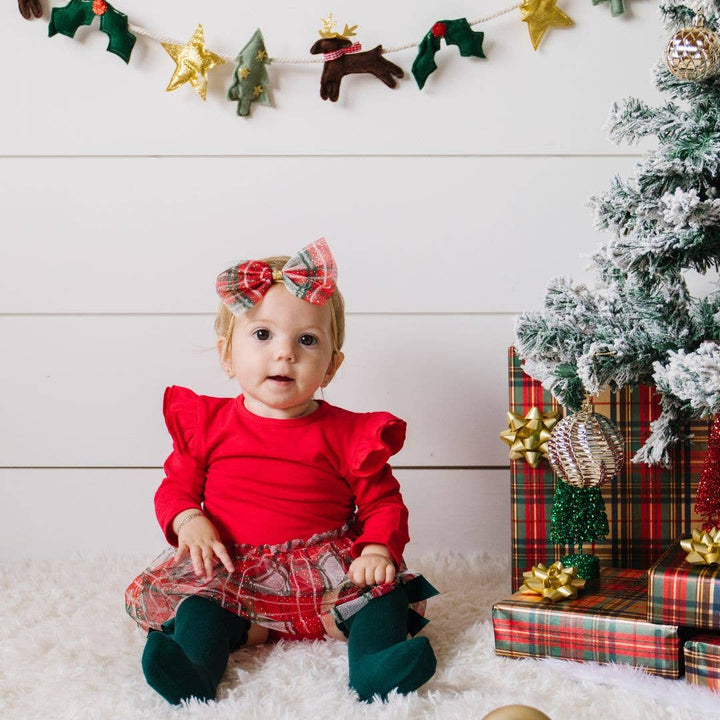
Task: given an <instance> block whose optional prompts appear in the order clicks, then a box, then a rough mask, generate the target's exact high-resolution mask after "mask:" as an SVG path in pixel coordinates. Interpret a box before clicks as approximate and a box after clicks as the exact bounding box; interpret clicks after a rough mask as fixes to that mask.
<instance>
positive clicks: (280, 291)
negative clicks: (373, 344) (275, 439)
mask: <svg viewBox="0 0 720 720" xmlns="http://www.w3.org/2000/svg"><path fill="white" fill-rule="evenodd" d="M330 332H331V331H330V308H329V306H328V305H327V303H326V304H325V305H313V304H312V303H309V302H307V301H305V300H300V299H299V298H297V297H295V296H294V295H292V294H291V293H289V292H288V291H287V290H286V289H285V287H284V286H283V285H280V284H277V285H273V286H272V287H271V288H270V290H269V291H268V293H267V295H265V297H264V298H263V299H262V301H261V302H259V303H258V304H257V305H255V306H253V307H252V308H250V309H249V310H247V311H246V312H244V313H243V314H242V315H240V316H239V317H237V318H236V321H235V328H234V330H233V335H232V348H231V353H230V357H228V358H225V359H224V360H223V367H224V368H225V370H226V371H227V372H229V373H230V374H231V375H233V376H235V377H236V378H237V380H238V382H239V383H240V387H241V388H242V390H243V394H244V395H245V406H246V407H247V409H248V410H250V412H252V413H255V414H256V415H260V416H261V417H275V418H292V417H300V416H302V415H305V414H307V413H308V412H310V411H311V410H312V408H314V402H313V395H314V393H315V391H316V390H317V389H318V388H319V387H325V385H327V384H328V383H329V382H330V380H332V377H333V375H334V374H335V370H337V366H338V365H339V362H337V361H336V358H335V357H334V356H333V349H332V340H331V334H330Z"/></svg>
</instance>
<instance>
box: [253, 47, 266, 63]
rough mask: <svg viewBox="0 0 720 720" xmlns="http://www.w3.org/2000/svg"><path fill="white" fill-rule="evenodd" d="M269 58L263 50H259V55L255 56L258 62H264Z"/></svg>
mask: <svg viewBox="0 0 720 720" xmlns="http://www.w3.org/2000/svg"><path fill="white" fill-rule="evenodd" d="M266 57H267V53H266V52H265V51H264V50H263V49H262V48H261V49H260V50H258V54H257V55H256V56H255V59H256V60H260V61H263V60H265V58H266Z"/></svg>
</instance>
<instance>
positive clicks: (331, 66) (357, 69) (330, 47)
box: [310, 14, 403, 102]
mask: <svg viewBox="0 0 720 720" xmlns="http://www.w3.org/2000/svg"><path fill="white" fill-rule="evenodd" d="M322 23H323V29H322V30H320V31H319V33H320V38H321V39H320V40H318V41H317V42H316V43H315V44H314V45H313V46H312V47H311V48H310V53H311V54H312V55H319V54H320V53H322V54H323V55H324V56H325V65H324V66H323V73H322V77H321V78H320V97H321V98H322V99H323V100H332V102H335V101H336V100H337V99H338V97H339V96H340V81H341V80H342V79H343V77H345V75H350V74H352V73H372V74H373V75H374V76H375V77H376V78H378V79H380V80H382V81H383V82H384V83H385V84H386V85H387V86H388V87H391V88H393V87H395V85H396V84H397V83H396V80H395V78H396V77H399V78H400V77H402V76H403V71H402V69H401V68H399V67H398V66H397V65H395V64H394V63H391V62H390V61H389V60H386V59H385V58H384V57H383V56H382V51H383V49H382V45H378V46H377V47H375V48H373V49H372V50H367V51H365V52H360V50H361V49H362V46H361V45H360V43H358V42H356V43H353V42H352V41H351V40H350V38H351V37H352V36H353V35H355V28H356V27H357V25H353V26H352V27H348V26H347V25H345V29H344V30H343V32H342V33H336V32H333V27H334V26H335V22H333V20H332V14H330V16H329V17H328V18H323V20H322Z"/></svg>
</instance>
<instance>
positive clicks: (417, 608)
mask: <svg viewBox="0 0 720 720" xmlns="http://www.w3.org/2000/svg"><path fill="white" fill-rule="evenodd" d="M357 537H358V533H357V531H356V530H355V528H354V527H352V526H346V527H344V528H342V529H341V530H336V531H331V532H328V533H323V534H321V535H315V536H313V537H312V538H310V539H309V540H293V541H290V542H287V543H284V544H282V545H275V546H267V545H263V546H260V547H255V546H249V545H236V546H231V547H229V548H228V551H229V552H230V555H231V557H232V559H233V563H234V565H235V571H234V572H232V573H228V571H227V570H226V569H225V567H224V566H223V564H222V563H221V562H220V561H216V565H215V568H214V570H215V574H214V576H213V578H212V579H211V580H207V579H206V578H205V577H198V576H196V575H195V571H194V569H193V566H192V562H191V560H190V558H189V557H188V556H185V557H184V558H183V559H182V560H181V561H180V562H179V563H175V562H174V556H175V552H176V551H175V548H168V549H167V550H166V551H165V552H164V553H162V554H161V555H160V556H159V557H158V558H156V559H155V561H153V563H152V564H151V565H150V566H149V567H148V568H147V569H146V570H145V571H144V572H142V573H141V574H140V575H139V576H138V577H137V578H135V580H133V581H132V583H131V584H130V586H129V587H128V588H127V590H126V591H125V607H126V609H127V611H128V613H129V615H130V617H132V618H133V620H135V622H136V623H137V624H138V625H139V626H140V627H141V628H143V629H144V630H146V631H147V630H150V629H153V630H159V629H161V627H162V625H163V623H165V622H167V621H168V620H170V619H171V618H173V617H174V616H175V612H176V610H177V606H178V605H179V604H180V603H181V602H182V600H183V599H184V598H186V597H189V596H191V595H200V596H202V597H206V598H208V599H210V600H213V601H215V602H217V603H218V604H219V605H221V606H222V607H224V608H225V609H227V610H230V611H231V612H233V613H236V614H237V615H240V616H241V617H244V618H247V619H248V620H250V621H251V622H253V623H255V624H257V625H261V626H263V627H266V628H268V629H269V630H270V631H271V636H272V637H274V638H279V637H284V638H288V639H301V638H302V639H318V638H322V637H324V636H326V635H328V636H331V637H344V633H343V632H342V629H343V628H344V623H345V621H346V620H348V619H349V618H351V617H352V616H353V615H354V614H355V613H357V612H358V611H359V610H361V609H362V608H363V607H365V605H367V604H368V603H369V602H372V600H373V599H375V598H377V597H380V596H382V595H385V594H387V593H389V592H391V591H393V590H394V589H395V588H396V587H398V584H399V583H402V584H403V585H404V587H405V588H406V590H407V594H408V598H409V603H410V604H409V606H408V632H409V633H410V634H413V635H414V634H415V633H416V632H417V631H418V630H419V629H420V628H421V627H422V626H423V625H424V624H425V623H426V622H427V621H426V620H425V619H424V614H425V600H426V599H427V598H429V597H432V596H433V595H436V594H437V591H436V590H435V588H433V587H432V585H430V583H429V582H427V580H425V579H424V578H423V577H422V576H420V575H418V574H417V573H413V572H410V571H408V570H407V569H406V568H405V567H404V566H403V567H401V568H400V572H399V573H398V575H397V577H396V578H395V580H394V581H393V582H391V583H383V584H382V585H374V586H368V587H365V588H360V587H358V586H357V585H354V584H353V583H352V582H350V581H349V580H348V579H347V577H346V573H347V571H348V568H349V567H350V563H352V561H353V557H352V555H351V553H350V549H351V547H352V545H353V542H354V541H355V540H356V539H357Z"/></svg>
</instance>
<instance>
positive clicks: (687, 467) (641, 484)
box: [498, 347, 708, 590]
mask: <svg viewBox="0 0 720 720" xmlns="http://www.w3.org/2000/svg"><path fill="white" fill-rule="evenodd" d="M508 366H509V368H508V371H509V378H508V379H509V392H510V406H509V410H510V412H511V413H514V415H513V417H517V418H522V419H525V417H526V416H527V415H528V413H530V411H531V410H533V408H536V411H535V413H534V414H535V415H536V416H539V417H540V418H545V417H547V416H548V415H549V413H551V412H552V411H553V410H558V411H561V412H562V411H563V408H562V407H560V406H558V404H557V402H556V401H555V400H554V398H553V397H552V395H551V394H550V393H549V392H548V391H547V390H545V389H544V388H543V387H542V385H541V384H540V383H539V382H538V381H537V380H534V379H533V378H531V377H530V376H528V375H526V374H525V373H524V372H523V369H522V363H521V361H520V358H519V357H518V356H517V354H516V353H515V349H514V348H513V347H511V348H510V351H509V363H508ZM593 400H594V402H593V404H594V409H595V412H598V413H601V414H603V415H606V416H607V417H609V418H610V419H611V420H612V421H613V422H614V423H615V424H616V425H617V427H618V428H619V430H620V433H621V435H622V437H623V440H624V442H625V463H624V466H623V467H622V469H621V471H620V473H619V474H618V475H617V477H615V478H614V479H612V480H611V481H609V482H607V483H605V484H604V485H603V486H602V488H601V490H602V495H603V499H604V501H605V509H606V511H607V516H608V521H609V525H610V532H609V534H608V536H607V539H606V540H604V541H602V542H596V543H595V544H594V545H592V546H587V549H585V552H590V553H592V554H594V555H596V556H597V557H598V558H599V559H600V563H601V565H602V566H605V567H619V568H637V569H640V570H647V568H649V567H650V566H651V565H652V564H653V563H654V562H655V561H656V560H657V559H658V558H659V557H660V555H662V553H663V552H664V551H665V550H666V549H667V548H668V547H669V546H670V545H672V543H673V542H675V540H676V539H677V538H678V537H682V536H686V535H689V534H690V530H691V528H692V527H694V526H696V525H699V524H700V523H701V522H702V519H701V518H700V517H699V516H697V515H695V514H694V512H693V507H694V505H695V496H696V494H697V485H698V482H699V479H700V474H701V472H702V467H703V461H704V458H705V450H706V447H707V437H708V423H707V422H702V421H701V422H697V423H693V425H692V427H691V428H690V431H691V432H692V433H693V434H694V438H693V439H692V440H688V441H687V442H684V443H678V444H677V445H676V446H675V447H674V448H673V450H672V467H670V468H660V467H648V466H647V465H638V464H633V463H632V462H631V461H630V459H631V458H632V456H633V455H634V454H635V452H636V451H637V450H638V448H639V447H640V446H641V445H642V443H643V442H644V441H645V439H646V438H647V437H648V435H649V434H650V423H651V422H652V421H653V420H654V419H655V418H656V417H657V416H658V415H659V413H660V408H659V403H658V399H657V395H656V394H655V393H654V392H653V388H652V387H650V386H647V385H641V386H639V387H634V388H624V389H623V390H621V391H620V392H614V393H611V392H609V391H608V392H605V393H602V394H600V395H598V396H596V397H595V398H594V399H593ZM498 442H500V441H499V440H498ZM506 442H507V440H506ZM511 452H512V447H511ZM516 455H517V453H516ZM526 455H527V453H526ZM532 457H533V458H534V457H535V456H534V455H533V456H532ZM510 467H511V470H510V472H511V483H512V490H511V492H512V495H511V500H512V503H511V513H512V517H511V520H512V541H511V542H512V573H513V577H512V587H513V589H515V590H516V589H518V588H519V587H520V586H521V585H522V584H523V573H524V572H525V571H527V570H530V568H531V567H532V566H534V565H535V566H537V565H538V564H539V563H543V564H545V565H546V566H549V565H551V564H552V563H553V562H555V560H557V559H558V558H561V557H563V556H564V555H566V554H567V553H568V551H569V550H568V548H567V547H565V546H559V545H555V544H554V543H553V542H552V541H551V540H550V513H551V511H552V505H553V495H554V492H555V476H554V474H553V472H552V470H551V469H550V466H549V464H548V462H547V460H542V459H540V461H539V462H538V463H537V467H531V465H530V464H529V463H528V461H527V460H526V459H525V458H524V457H520V458H516V459H511V460H510Z"/></svg>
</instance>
